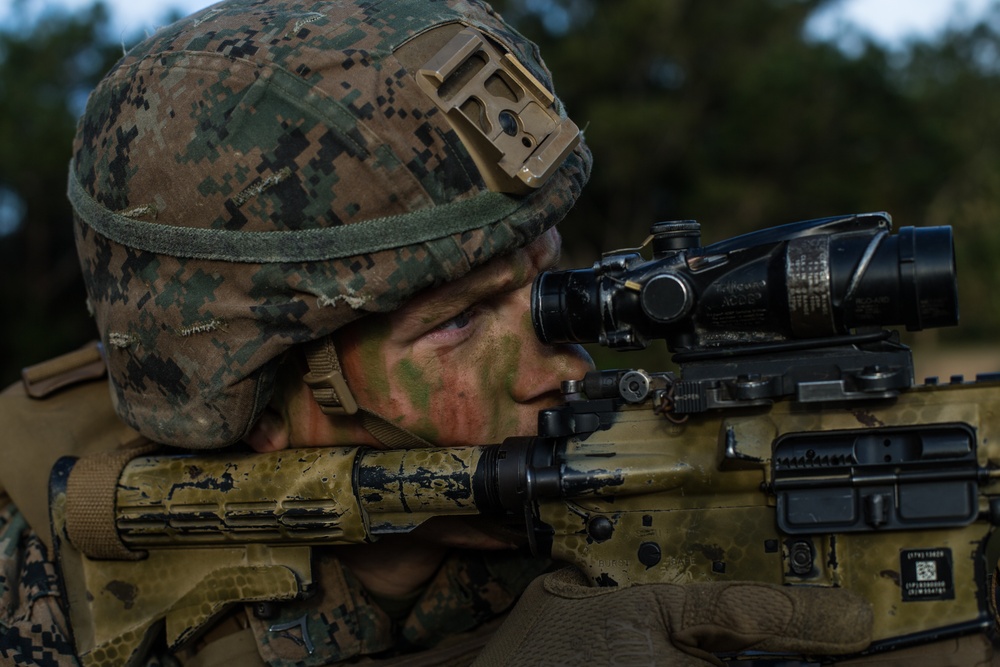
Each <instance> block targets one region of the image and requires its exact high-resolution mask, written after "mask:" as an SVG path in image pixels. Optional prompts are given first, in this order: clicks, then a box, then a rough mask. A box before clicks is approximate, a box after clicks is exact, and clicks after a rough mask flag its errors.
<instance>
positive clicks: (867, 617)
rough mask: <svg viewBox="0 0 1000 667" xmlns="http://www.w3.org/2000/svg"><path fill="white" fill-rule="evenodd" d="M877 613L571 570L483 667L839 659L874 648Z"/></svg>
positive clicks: (513, 620)
mask: <svg viewBox="0 0 1000 667" xmlns="http://www.w3.org/2000/svg"><path fill="white" fill-rule="evenodd" d="M871 625H872V611H871V606H870V605H869V604H868V603H867V602H866V601H864V600H863V599H861V598H860V597H859V596H857V595H855V594H853V593H850V592H848V591H845V590H840V589H820V588H805V587H802V588H792V587H789V586H772V585H767V584H754V583H718V584H716V583H696V584H687V585H674V584H653V585H644V586H632V587H630V588H624V589H617V588H593V587H590V586H588V585H587V582H586V580H585V579H584V576H583V575H582V574H580V573H579V571H577V570H575V569H572V568H567V569H564V570H560V571H558V572H555V573H553V574H549V575H545V576H542V577H539V578H538V579H536V580H535V581H533V582H532V583H531V585H530V586H529V587H528V589H527V590H526V591H525V592H524V595H523V596H522V598H521V600H520V602H518V604H517V606H516V607H515V608H514V611H513V612H511V615H510V617H509V618H508V619H507V620H506V621H505V622H504V624H503V625H502V626H501V628H500V630H499V631H498V632H497V634H496V635H494V636H493V639H491V640H490V643H489V644H487V646H486V648H485V649H484V650H483V652H482V653H481V654H480V656H479V658H478V659H477V660H476V662H475V663H474V665H476V667H499V666H500V665H505V666H513V665H595V666H596V665H671V666H682V667H687V666H690V667H695V666H698V667H704V666H705V665H722V664H723V663H722V661H721V660H720V659H719V658H717V657H716V656H715V655H713V653H737V652H746V651H763V652H767V653H792V654H796V655H837V654H845V653H853V652H857V651H860V650H862V649H864V648H865V647H866V646H867V645H868V644H869V642H870V641H871Z"/></svg>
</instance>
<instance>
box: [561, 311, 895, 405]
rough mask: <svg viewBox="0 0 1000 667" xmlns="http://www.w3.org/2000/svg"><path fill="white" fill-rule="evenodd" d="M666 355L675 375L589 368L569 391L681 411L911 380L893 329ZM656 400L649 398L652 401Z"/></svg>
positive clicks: (833, 395)
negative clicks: (677, 370)
mask: <svg viewBox="0 0 1000 667" xmlns="http://www.w3.org/2000/svg"><path fill="white" fill-rule="evenodd" d="M806 343H808V345H807V344H806ZM673 361H674V362H675V363H677V365H678V366H679V368H680V376H679V377H678V376H677V375H675V374H674V373H653V374H649V373H646V372H645V371H641V370H629V371H595V372H594V373H588V378H590V379H589V381H587V380H585V381H584V382H583V383H582V384H581V383H574V385H573V389H574V390H577V391H578V390H580V389H582V390H583V393H585V394H586V395H587V397H588V398H591V399H596V398H620V399H623V400H625V401H626V402H629V403H640V402H643V401H645V400H647V399H648V398H650V397H654V398H655V394H657V393H659V394H660V396H661V399H662V397H663V396H666V397H668V401H667V402H668V403H669V405H670V407H669V412H671V413H673V414H676V415H686V414H695V413H699V412H705V411H707V410H713V409H719V408H726V409H732V408H739V407H753V406H761V405H770V404H771V403H773V402H774V401H775V400H776V399H779V398H783V397H792V398H793V399H794V400H796V401H799V402H801V403H820V402H840V401H852V400H870V399H873V398H876V399H877V398H892V397H895V396H897V395H898V394H899V392H900V391H901V390H905V389H908V388H909V387H911V386H913V357H912V354H911V352H910V349H909V348H908V347H906V346H905V345H903V344H901V343H900V342H899V340H898V333H897V332H895V331H878V332H872V333H865V334H855V335H849V336H839V337H834V338H827V339H822V340H811V341H790V342H788V343H785V344H775V343H768V344H760V345H747V346H740V347H736V348H733V347H728V348H724V349H721V350H697V351H689V352H682V353H678V354H676V355H674V357H673ZM591 376H592V377H591ZM662 403H663V400H654V406H658V405H661V404H662Z"/></svg>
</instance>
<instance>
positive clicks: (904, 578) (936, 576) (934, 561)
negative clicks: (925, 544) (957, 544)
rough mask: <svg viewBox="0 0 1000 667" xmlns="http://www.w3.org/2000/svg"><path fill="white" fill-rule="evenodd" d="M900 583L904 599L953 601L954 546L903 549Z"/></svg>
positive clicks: (900, 561)
mask: <svg viewBox="0 0 1000 667" xmlns="http://www.w3.org/2000/svg"><path fill="white" fill-rule="evenodd" d="M899 575H900V577H899V579H900V581H899V584H900V588H902V593H903V600H904V601H917V600H953V599H954V598H955V583H954V581H953V578H952V568H951V549H945V548H940V549H909V550H905V551H901V552H899Z"/></svg>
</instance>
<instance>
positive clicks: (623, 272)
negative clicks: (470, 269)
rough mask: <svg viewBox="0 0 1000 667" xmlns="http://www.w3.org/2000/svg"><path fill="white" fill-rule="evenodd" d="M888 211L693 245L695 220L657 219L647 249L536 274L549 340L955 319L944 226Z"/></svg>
mask: <svg viewBox="0 0 1000 667" xmlns="http://www.w3.org/2000/svg"><path fill="white" fill-rule="evenodd" d="M891 229H892V222H891V218H890V217H889V216H888V214H886V213H871V214H861V215H850V216H838V217H831V218H822V219H818V220H808V221H805V222H798V223H793V224H789V225H782V226H778V227H772V228H769V229H764V230H761V231H758V232H753V233H750V234H745V235H742V236H737V237H734V238H731V239H728V240H725V241H720V242H718V243H714V244H712V245H708V246H705V247H702V246H701V244H700V231H699V226H698V224H697V223H696V222H693V221H680V222H665V223H658V224H656V225H654V226H653V229H652V246H653V258H652V259H651V260H645V259H644V258H643V257H642V256H641V255H640V254H639V252H638V251H627V252H618V253H611V254H608V255H605V256H604V257H602V258H601V260H600V261H599V262H597V263H596V264H595V265H594V266H593V268H589V269H576V270H569V271H548V272H545V273H542V274H541V275H539V276H538V278H537V279H536V280H535V283H534V286H533V288H532V298H531V314H532V321H533V323H534V327H535V332H536V333H537V335H538V337H539V338H540V339H541V340H542V341H544V342H546V343H564V342H574V343H593V342H596V343H600V344H601V345H606V346H608V347H612V348H620V349H640V348H644V347H646V346H647V345H648V344H649V342H650V341H651V340H653V339H658V338H662V339H664V340H665V341H666V342H667V346H668V348H669V349H670V350H671V351H673V352H692V351H701V350H712V349H716V350H718V349H722V348H735V349H737V350H738V349H740V348H744V347H746V346H755V345H764V346H767V345H768V344H775V343H779V344H780V343H782V342H787V341H806V340H810V339H815V340H817V341H822V340H824V339H827V338H831V337H842V336H846V335H850V334H851V333H852V332H856V331H857V330H858V329H867V328H871V327H887V326H900V325H904V326H905V327H906V328H907V329H909V330H919V329H924V328H929V327H942V326H952V325H955V324H957V323H958V296H957V286H956V280H955V255H954V248H953V242H952V233H951V228H950V227H921V228H915V227H904V228H903V229H901V230H900V231H899V233H898V234H896V235H893V234H891V233H890V232H891Z"/></svg>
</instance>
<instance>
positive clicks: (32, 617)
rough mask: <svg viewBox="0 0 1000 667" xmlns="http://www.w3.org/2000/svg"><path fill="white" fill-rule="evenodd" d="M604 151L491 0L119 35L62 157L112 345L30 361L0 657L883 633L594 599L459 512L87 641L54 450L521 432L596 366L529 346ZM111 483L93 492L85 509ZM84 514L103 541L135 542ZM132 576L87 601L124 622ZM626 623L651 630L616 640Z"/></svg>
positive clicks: (848, 600) (86, 267)
mask: <svg viewBox="0 0 1000 667" xmlns="http://www.w3.org/2000/svg"><path fill="white" fill-rule="evenodd" d="M590 169H591V155H590V152H589V150H588V149H587V147H586V143H585V141H584V137H583V134H582V132H581V131H580V130H579V126H578V125H577V124H576V123H575V122H574V121H572V120H571V119H570V117H569V115H568V112H567V110H566V109H565V108H564V107H563V105H562V103H561V102H560V101H559V99H558V98H557V97H556V96H555V94H554V86H553V83H552V80H551V76H550V74H549V72H548V70H547V69H546V67H545V65H544V63H543V61H542V60H541V58H540V55H539V53H538V49H537V47H536V46H535V45H534V44H532V43H531V42H530V41H528V40H527V39H525V38H524V37H523V36H522V35H520V34H519V33H517V32H516V31H515V30H514V29H513V28H511V27H510V26H509V25H508V24H507V23H506V22H504V20H503V19H502V18H501V17H500V16H499V15H498V14H497V13H496V12H495V11H493V9H492V8H490V7H489V6H488V5H486V4H485V3H483V2H479V1H478V0H448V1H447V2H444V1H430V0H427V1H418V0H382V1H361V0H345V1H324V0H224V1H223V2H220V3H219V4H216V5H213V6H211V7H209V8H206V9H204V10H202V11H200V12H198V13H196V14H193V15H192V16H189V17H187V18H184V19H181V20H180V21H178V22H176V23H174V24H171V25H168V26H165V27H163V28H161V29H160V30H159V31H157V32H156V33H155V34H153V35H151V36H150V37H149V38H147V39H146V40H145V41H143V42H142V43H140V44H138V45H136V46H135V47H133V48H132V49H131V50H130V51H128V53H126V54H125V56H124V57H123V58H122V60H121V61H120V62H119V63H118V64H117V65H116V66H115V67H114V68H113V69H112V71H111V72H109V73H108V74H107V76H106V77H105V78H104V79H103V81H102V82H101V83H100V84H99V85H98V87H97V88H96V89H95V90H94V91H93V93H92V94H91V96H90V98H89V100H88V104H87V107H86V110H85V112H84V114H83V116H82V118H81V119H80V122H79V127H78V132H77V136H76V140H75V143H74V146H73V157H72V161H71V163H70V167H69V174H68V186H67V190H68V196H69V198H70V200H71V202H72V204H73V207H74V211H75V214H74V219H73V227H74V232H75V235H76V241H77V248H78V253H79V257H80V265H81V270H82V272H83V275H84V279H85V282H86V284H87V289H88V304H89V306H90V308H91V309H92V312H93V313H94V318H95V322H96V325H97V331H98V335H99V338H100V343H99V344H95V345H92V346H88V347H86V348H84V349H82V350H79V351H76V352H73V353H71V354H70V355H68V356H66V357H62V358H60V359H57V360H54V361H52V362H47V363H44V364H41V365H38V366H35V367H32V368H29V369H27V370H26V373H25V379H24V382H22V383H18V384H17V385H15V386H13V387H11V388H9V389H8V390H7V391H6V392H4V394H3V396H2V403H0V428H2V429H3V432H4V433H5V434H7V439H6V442H5V443H4V450H3V451H4V454H3V456H4V460H5V465H4V468H3V471H2V472H0V482H2V485H3V488H4V489H5V491H4V496H3V497H2V500H3V510H2V514H0V629H2V635H0V659H2V660H3V661H5V662H8V663H11V664H38V665H77V664H122V663H125V662H128V663H129V664H148V665H167V664H170V665H173V664H185V665H222V664H241V665H242V664H247V665H252V664H268V665H328V664H347V663H355V662H359V661H375V662H382V663H385V664H428V665H430V664H469V663H471V662H472V661H473V660H475V659H476V658H477V656H478V658H479V660H480V664H555V663H556V662H559V661H566V660H569V661H570V662H577V661H581V662H586V661H589V662H593V663H596V664H601V663H609V662H611V661H612V659H614V660H615V661H616V662H617V663H618V664H649V663H650V662H651V661H652V662H653V663H654V664H692V665H693V664H719V658H717V657H716V656H715V655H714V653H713V652H727V651H739V650H741V649H742V648H746V647H748V646H749V647H759V648H768V649H769V650H787V651H794V652H807V653H808V652H822V653H850V652H854V651H858V650H861V649H862V648H864V646H865V645H866V644H867V636H866V634H865V627H866V626H865V619H866V618H867V616H866V613H868V612H867V609H866V607H865V605H864V603H863V602H862V601H860V600H858V599H855V598H852V597H850V596H846V597H845V596H841V595H838V594H836V592H828V593H829V597H828V598H826V599H827V600H829V604H824V605H817V604H813V603H810V602H809V601H811V600H814V599H815V598H813V597H810V596H805V597H802V596H800V595H799V593H798V592H797V591H792V590H780V589H774V588H770V587H759V586H741V587H737V588H734V589H732V590H730V591H728V592H726V591H723V592H719V591H715V592H711V591H705V590H702V589H699V588H696V587H693V588H690V589H685V588H684V587H677V586H662V587H661V586H648V587H641V588H637V589H634V590H631V592H627V591H626V592H621V593H620V594H615V592H612V591H606V590H602V591H599V592H598V591H591V590H589V589H588V588H587V587H586V586H584V585H582V584H581V582H580V581H579V579H578V578H577V577H576V575H574V574H573V573H572V572H571V571H565V570H563V571H559V572H557V573H555V574H544V573H548V572H551V570H552V568H553V564H551V563H548V562H544V561H539V560H537V559H534V558H532V557H531V556H530V555H529V554H528V553H527V551H526V550H525V548H524V544H523V538H522V537H521V536H518V535H516V534H511V533H510V532H508V531H505V530H504V529H503V528H502V527H500V526H497V525H493V524H492V523H490V522H489V521H487V520H484V519H448V520H444V519H442V520H432V521H430V522H428V523H427V524H425V525H423V526H421V527H420V528H419V529H417V530H415V531H413V532H412V533H409V534H404V535H393V536H387V537H384V538H382V539H380V540H378V541H375V542H372V543H370V544H360V545H352V546H332V547H322V548H316V549H314V558H313V563H312V569H313V573H314V584H315V585H314V586H313V588H312V589H311V590H310V595H308V596H304V597H302V598H300V599H296V600H294V601H289V602H278V603H272V602H269V601H266V600H253V599H246V600H243V601H242V603H241V604H236V605H230V606H228V607H227V608H226V609H225V611H224V613H221V614H219V615H218V616H217V617H214V618H213V619H212V623H211V624H210V627H208V628H206V629H203V630H202V631H200V632H199V633H198V634H196V635H195V636H192V637H190V638H187V640H186V641H185V642H183V643H182V644H181V645H178V646H171V645H168V643H166V642H165V640H164V639H163V637H162V636H160V637H153V638H151V641H149V642H143V643H142V645H141V649H140V650H137V651H136V652H135V653H130V654H128V655H119V654H117V653H114V652H113V651H108V652H106V653H98V652H97V651H94V652H88V651H87V650H85V649H81V647H85V646H86V645H87V642H88V637H87V636H86V635H87V633H85V632H84V631H83V629H82V628H81V627H76V628H74V627H73V626H72V624H71V622H70V620H69V618H70V616H69V614H68V610H67V606H68V605H72V604H74V601H73V600H67V596H66V594H65V591H66V590H67V586H66V585H65V584H66V581H65V579H64V578H65V577H67V576H70V577H71V576H73V573H72V572H61V571H60V568H59V567H58V566H57V563H56V562H54V560H55V552H56V551H57V541H58V540H62V539H64V537H65V536H63V535H56V536H55V537H56V540H55V541H54V539H53V536H52V535H51V534H50V533H49V531H48V513H49V507H48V502H47V499H46V498H45V493H44V489H46V488H48V481H47V479H46V478H47V476H48V472H49V470H50V469H51V468H52V465H53V463H55V461H56V459H58V458H59V457H61V456H64V455H75V456H79V457H81V459H80V460H81V461H86V460H98V458H99V457H103V458H102V459H100V460H102V461H105V462H107V461H108V460H110V459H113V460H115V461H119V462H120V464H121V465H124V463H125V462H126V461H127V460H128V459H129V458H130V457H132V456H136V455H141V454H144V453H148V452H150V451H178V450H180V451H216V452H230V451H231V452H247V451H253V452H273V451H282V450H284V449H289V448H306V447H330V446H339V445H366V446H371V447H375V448H386V449H394V448H419V447H425V446H427V445H428V444H433V445H436V446H462V445H470V444H487V443H492V442H499V441H500V440H501V439H503V438H504V437H507V436H511V435H519V434H520V435H530V434H532V433H533V432H534V429H535V420H536V418H537V413H538V411H539V410H540V409H543V408H546V407H551V406H554V405H556V404H558V403H559V402H560V401H561V400H562V399H561V393H560V383H561V382H562V381H563V380H569V379H577V378H579V377H581V376H582V375H583V374H584V372H586V371H587V370H588V369H590V368H591V366H592V364H591V361H590V360H589V358H588V357H587V356H586V354H585V353H584V352H583V351H582V350H581V349H579V348H577V347H575V346H569V345H560V346H548V345H543V344H541V343H539V342H538V341H537V339H536V338H535V336H534V334H533V332H532V327H531V323H530V318H529V316H528V298H529V295H530V288H531V284H532V281H533V279H534V277H535V276H536V275H537V274H538V273H540V272H541V271H543V270H546V269H548V268H550V267H552V266H554V265H555V264H556V263H557V262H558V259H559V249H560V237H559V234H558V232H556V230H555V225H556V223H559V222H560V221H562V220H563V218H565V217H566V215H567V213H568V211H569V210H570V208H571V207H572V206H573V204H574V202H575V201H576V200H577V198H578V197H579V195H580V192H581V190H582V188H583V187H584V185H585V183H586V181H587V178H588V175H589V173H590ZM112 487H113V483H112V482H107V481H105V482H98V481H95V482H93V483H91V484H90V485H89V486H87V485H85V488H89V489H90V490H92V491H93V493H94V497H95V498H96V499H95V501H94V502H95V503H96V504H99V503H100V502H104V501H102V500H100V498H99V496H101V495H102V494H103V495H104V496H106V495H107V494H108V493H113V488H112ZM83 533H84V534H83V535H82V536H81V541H82V542H87V543H90V546H88V547H87V548H88V549H89V548H93V549H94V550H95V551H94V552H92V554H91V556H88V557H93V558H96V559H99V558H110V559H114V558H131V557H133V556H135V554H132V555H130V554H129V550H128V548H127V546H125V545H122V544H120V543H118V541H117V538H116V537H115V536H113V535H112V536H110V538H109V539H108V540H104V536H102V537H100V539H98V538H96V537H95V536H94V535H90V534H88V533H87V531H83ZM102 540H104V541H102ZM95 543H97V544H95ZM135 557H141V556H135ZM206 558H211V555H210V553H206ZM150 576H151V577H155V574H151V575H150ZM526 590H527V591H528V592H527V594H525V591H526ZM134 592H135V591H134V590H133V589H131V588H130V587H129V586H127V585H120V584H116V585H111V584H109V586H108V587H107V590H105V591H99V592H96V593H97V594H101V595H105V594H106V595H110V596H112V597H113V598H114V599H115V600H118V601H119V602H120V603H121V608H122V613H123V614H125V615H126V616H127V613H128V611H129V608H130V607H129V605H130V601H131V600H133V598H132V595H133V594H134ZM209 594H210V593H209ZM522 595H523V598H522ZM519 599H521V600H522V601H521V602H520V603H519V602H518V600H519ZM649 605H652V607H650V606H649ZM649 608H661V609H662V610H663V611H662V613H661V614H655V613H654V614H652V615H650V614H648V613H646V610H648V609H649ZM760 608H764V609H766V610H768V611H769V612H772V611H774V610H779V613H768V614H760V613H758V611H759V609H760ZM511 609H515V612H514V615H513V616H512V617H511V618H510V619H509V620H508V621H506V622H505V621H504V619H505V618H506V617H507V615H508V614H509V613H510V611H511ZM609 617H613V618H615V619H616V620H617V621H618V622H617V623H616V624H611V625H607V624H602V623H601V622H600V620H601V619H606V618H609ZM776 619H777V620H776ZM93 620H94V621H95V622H98V623H99V622H100V620H101V619H93ZM623 624H624V626H628V627H632V628H636V629H638V630H640V631H641V632H639V634H641V635H642V636H643V637H647V638H648V639H649V642H648V644H647V645H643V646H638V645H636V644H635V642H631V643H629V642H626V643H628V647H626V648H627V650H626V648H623V646H622V642H623V641H624V638H625V637H626V636H625V635H623V634H621V633H619V632H612V631H611V630H614V629H615V628H620V627H623ZM692 624H694V625H695V626H697V627H696V628H695V629H692ZM567 626H572V629H573V631H572V632H568V631H566V630H567V629H568V627H567ZM595 627H602V628H605V631H601V632H598V631H594V630H593V628H595ZM498 628H500V634H499V635H498V639H497V641H495V642H492V643H489V644H488V642H489V640H490V638H491V636H493V633H495V632H497V629H498ZM697 628H700V629H701V631H697ZM608 629H610V630H608ZM831 637H834V639H832V640H831ZM584 639H585V640H586V641H584ZM629 641H630V640H629ZM609 647H611V648H609ZM612 649H613V652H612V653H609V651H612ZM821 649H822V650H821ZM567 651H568V653H567ZM546 656H548V657H546ZM567 656H569V657H568V658H567Z"/></svg>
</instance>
